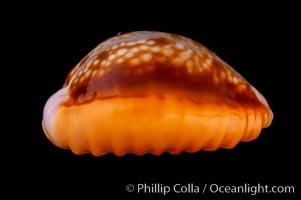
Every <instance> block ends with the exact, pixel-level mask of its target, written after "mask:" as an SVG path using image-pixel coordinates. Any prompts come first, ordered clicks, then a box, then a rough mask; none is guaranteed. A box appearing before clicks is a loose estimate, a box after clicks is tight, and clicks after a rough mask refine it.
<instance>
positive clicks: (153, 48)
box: [151, 46, 161, 53]
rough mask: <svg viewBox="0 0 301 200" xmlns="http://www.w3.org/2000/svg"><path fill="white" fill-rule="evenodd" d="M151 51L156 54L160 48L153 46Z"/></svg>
mask: <svg viewBox="0 0 301 200" xmlns="http://www.w3.org/2000/svg"><path fill="white" fill-rule="evenodd" d="M151 50H152V52H154V53H158V52H160V51H161V47H160V46H154V47H152V48H151Z"/></svg>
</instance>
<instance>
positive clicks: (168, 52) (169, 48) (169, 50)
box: [162, 47, 174, 56]
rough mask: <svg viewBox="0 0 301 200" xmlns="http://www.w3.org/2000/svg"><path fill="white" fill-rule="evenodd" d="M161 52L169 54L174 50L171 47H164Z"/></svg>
mask: <svg viewBox="0 0 301 200" xmlns="http://www.w3.org/2000/svg"><path fill="white" fill-rule="evenodd" d="M162 53H163V54H164V55H165V56H171V55H172V54H173V53H174V50H173V49H172V48H171V47H164V48H163V49H162Z"/></svg>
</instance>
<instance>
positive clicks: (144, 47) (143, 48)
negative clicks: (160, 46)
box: [140, 45, 149, 50]
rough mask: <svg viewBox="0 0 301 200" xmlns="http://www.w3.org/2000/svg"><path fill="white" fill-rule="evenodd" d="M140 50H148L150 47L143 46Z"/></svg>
mask: <svg viewBox="0 0 301 200" xmlns="http://www.w3.org/2000/svg"><path fill="white" fill-rule="evenodd" d="M140 49H141V50H148V49H149V47H148V46H147V45H141V46H140Z"/></svg>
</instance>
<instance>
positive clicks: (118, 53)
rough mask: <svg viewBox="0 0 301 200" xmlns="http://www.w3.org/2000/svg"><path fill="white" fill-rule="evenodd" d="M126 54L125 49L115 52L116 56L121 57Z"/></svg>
mask: <svg viewBox="0 0 301 200" xmlns="http://www.w3.org/2000/svg"><path fill="white" fill-rule="evenodd" d="M126 52H127V49H126V48H122V49H119V50H118V51H117V55H118V56H122V55H123V54H125V53H126Z"/></svg>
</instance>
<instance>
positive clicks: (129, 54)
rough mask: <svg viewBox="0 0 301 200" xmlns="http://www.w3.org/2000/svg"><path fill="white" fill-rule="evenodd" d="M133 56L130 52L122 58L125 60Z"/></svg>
mask: <svg viewBox="0 0 301 200" xmlns="http://www.w3.org/2000/svg"><path fill="white" fill-rule="evenodd" d="M133 56H134V54H133V53H132V52H129V53H127V54H125V56H124V57H126V58H131V57H133Z"/></svg>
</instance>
